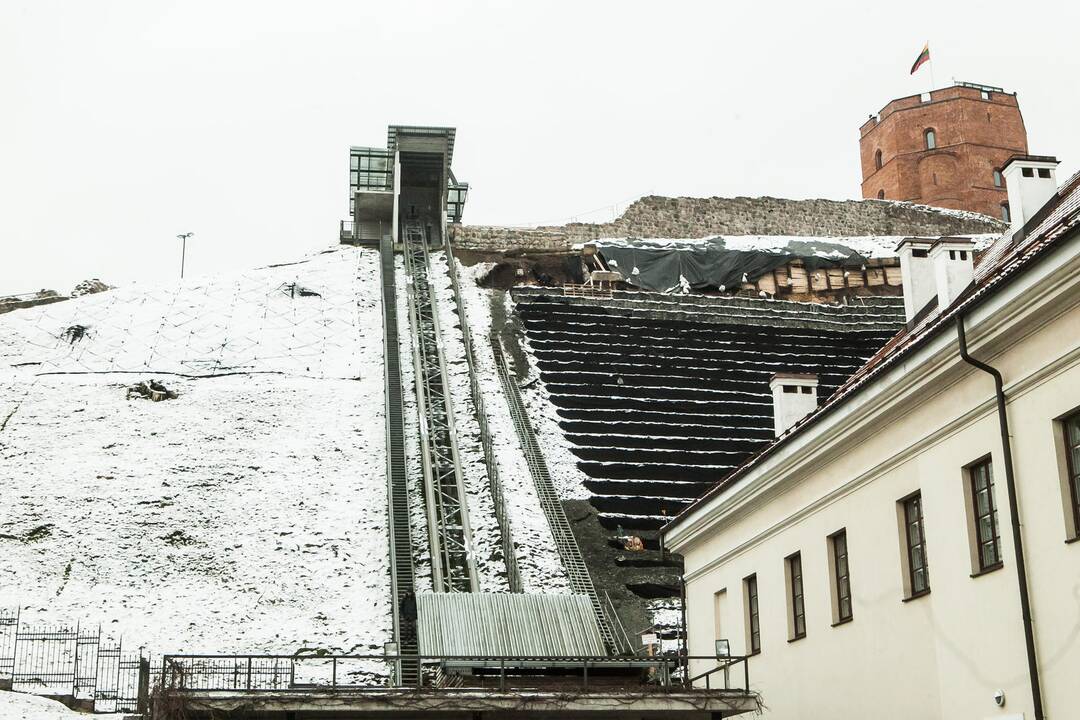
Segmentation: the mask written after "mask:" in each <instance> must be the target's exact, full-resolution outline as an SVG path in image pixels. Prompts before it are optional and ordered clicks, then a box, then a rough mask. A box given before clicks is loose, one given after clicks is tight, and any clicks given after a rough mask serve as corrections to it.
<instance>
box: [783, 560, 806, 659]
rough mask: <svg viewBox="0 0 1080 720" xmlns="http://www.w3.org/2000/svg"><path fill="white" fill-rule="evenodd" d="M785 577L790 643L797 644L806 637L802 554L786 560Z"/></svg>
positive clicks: (804, 583)
mask: <svg viewBox="0 0 1080 720" xmlns="http://www.w3.org/2000/svg"><path fill="white" fill-rule="evenodd" d="M784 575H785V579H786V580H787V596H788V642H795V641H796V640H802V639H803V638H805V637H806V582H805V576H804V574H803V565H802V553H801V552H794V553H792V554H790V555H788V556H787V557H786V558H784ZM800 625H801V627H800Z"/></svg>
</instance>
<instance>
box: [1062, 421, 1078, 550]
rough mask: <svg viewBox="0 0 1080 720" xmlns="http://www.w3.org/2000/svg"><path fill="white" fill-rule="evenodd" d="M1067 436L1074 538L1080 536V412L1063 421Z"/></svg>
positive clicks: (1066, 444)
mask: <svg viewBox="0 0 1080 720" xmlns="http://www.w3.org/2000/svg"><path fill="white" fill-rule="evenodd" d="M1061 425H1062V430H1064V435H1065V467H1066V469H1067V473H1068V478H1067V480H1068V483H1069V500H1070V501H1071V503H1072V505H1071V507H1070V508H1069V510H1070V511H1071V514H1072V518H1073V528H1074V533H1073V537H1076V536H1080V412H1076V413H1073V414H1072V415H1070V416H1069V417H1067V418H1065V419H1064V420H1062V421H1061Z"/></svg>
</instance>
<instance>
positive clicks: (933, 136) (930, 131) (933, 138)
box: [923, 128, 937, 150]
mask: <svg viewBox="0 0 1080 720" xmlns="http://www.w3.org/2000/svg"><path fill="white" fill-rule="evenodd" d="M923 138H924V139H925V140H926V149H927V150H933V149H934V148H936V147H937V133H935V132H934V128H926V130H925V131H924V132H923Z"/></svg>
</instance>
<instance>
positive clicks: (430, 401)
mask: <svg viewBox="0 0 1080 720" xmlns="http://www.w3.org/2000/svg"><path fill="white" fill-rule="evenodd" d="M402 235H403V238H404V248H405V269H406V272H407V273H408V284H409V288H408V289H409V292H408V298H409V318H410V320H411V323H412V337H413V364H414V366H415V368H416V404H417V409H418V411H419V415H420V458H421V464H422V466H423V474H424V496H425V500H426V504H427V518H428V536H429V542H430V544H431V557H432V563H431V565H432V576H433V581H434V587H435V591H436V592H478V591H479V587H478V584H477V579H476V564H475V560H474V557H473V552H472V533H471V530H470V528H469V511H468V507H467V503H466V496H465V486H464V482H463V478H462V474H461V463H460V461H459V459H458V447H457V433H456V430H455V427H454V416H453V412H452V407H451V404H450V389H449V383H448V381H447V377H446V364H445V360H444V358H443V352H442V347H443V341H442V335H441V332H440V329H439V318H438V315H437V312H436V307H435V304H436V298H435V295H434V292H433V291H432V289H431V286H430V284H429V282H428V272H429V268H430V265H429V258H428V247H427V238H426V236H425V233H424V227H423V225H422V224H421V223H420V222H419V221H409V222H406V223H405V224H404V226H403V228H402Z"/></svg>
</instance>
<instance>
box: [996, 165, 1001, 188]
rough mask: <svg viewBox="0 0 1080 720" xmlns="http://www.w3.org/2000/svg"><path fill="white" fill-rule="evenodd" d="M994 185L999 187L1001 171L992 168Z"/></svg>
mask: <svg viewBox="0 0 1080 720" xmlns="http://www.w3.org/2000/svg"><path fill="white" fill-rule="evenodd" d="M994 187H1001V171H1000V170H998V169H997V168H994Z"/></svg>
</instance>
